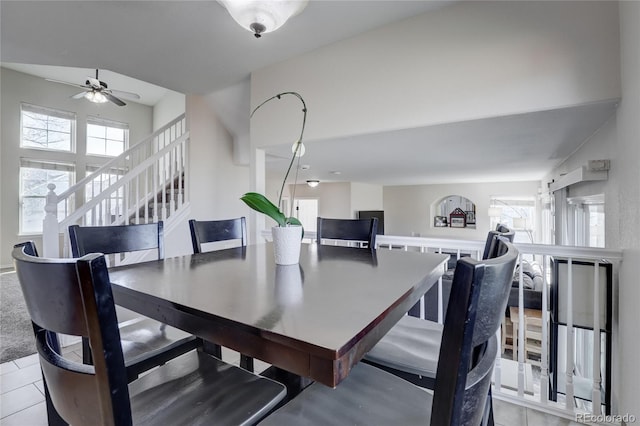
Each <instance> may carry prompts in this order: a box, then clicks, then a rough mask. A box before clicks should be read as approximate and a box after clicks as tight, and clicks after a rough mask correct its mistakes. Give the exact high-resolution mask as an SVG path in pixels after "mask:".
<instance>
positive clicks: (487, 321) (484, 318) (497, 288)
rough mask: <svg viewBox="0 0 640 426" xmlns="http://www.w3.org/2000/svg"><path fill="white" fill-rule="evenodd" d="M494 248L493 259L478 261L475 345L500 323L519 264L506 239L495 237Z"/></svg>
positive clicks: (515, 251) (514, 249)
mask: <svg viewBox="0 0 640 426" xmlns="http://www.w3.org/2000/svg"><path fill="white" fill-rule="evenodd" d="M495 246H496V247H495V251H494V253H493V254H494V257H492V258H490V259H485V260H482V261H481V262H482V263H483V264H484V265H485V269H484V278H483V285H482V288H481V290H480V299H479V300H478V312H481V313H482V315H480V316H478V318H477V319H476V330H474V346H477V345H479V344H481V343H482V342H484V341H485V340H487V339H488V338H489V337H490V336H492V335H494V334H495V333H496V331H497V330H498V328H499V327H500V325H501V324H502V319H503V317H504V312H505V309H506V308H507V302H508V301H509V294H510V292H511V284H512V282H513V271H514V270H515V267H516V263H517V261H518V254H519V253H518V249H516V248H515V247H514V245H513V244H511V242H509V241H508V240H507V239H506V238H504V237H498V238H496V240H495ZM449 301H451V296H449Z"/></svg>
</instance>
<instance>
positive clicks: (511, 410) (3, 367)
mask: <svg viewBox="0 0 640 426" xmlns="http://www.w3.org/2000/svg"><path fill="white" fill-rule="evenodd" d="M63 352H64V353H65V355H66V356H67V357H69V358H71V359H74V360H76V361H81V357H80V346H79V345H73V346H70V347H68V348H65V349H64V351H63ZM222 357H223V359H224V360H225V361H227V362H232V363H234V364H236V365H237V364H238V363H239V362H240V356H239V355H238V353H237V352H233V351H230V350H226V349H223V355H222ZM255 367H256V371H262V370H263V369H265V368H266V367H268V365H267V364H265V363H263V362H261V361H258V360H256V366H255ZM494 408H495V421H496V425H500V426H538V425H540V426H577V425H578V423H575V422H572V421H569V420H565V419H561V418H559V417H555V416H552V415H548V414H544V413H541V412H539V411H536V410H532V409H529V408H523V407H519V406H517V405H513V404H510V403H507V402H503V401H498V400H495V401H494ZM41 425H42V426H46V425H47V413H46V407H45V402H44V389H43V386H42V376H41V373H40V364H39V363H38V357H37V355H35V354H34V355H30V356H28V357H25V358H20V359H17V360H15V361H11V362H7V363H4V364H0V426H41Z"/></svg>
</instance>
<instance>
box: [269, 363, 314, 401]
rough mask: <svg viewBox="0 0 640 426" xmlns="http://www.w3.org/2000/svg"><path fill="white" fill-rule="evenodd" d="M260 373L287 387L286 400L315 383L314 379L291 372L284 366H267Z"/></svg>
mask: <svg viewBox="0 0 640 426" xmlns="http://www.w3.org/2000/svg"><path fill="white" fill-rule="evenodd" d="M260 375H261V376H264V377H268V378H270V379H273V380H275V381H276V382H279V383H282V384H283V385H285V386H286V387H287V397H286V398H285V401H290V400H291V399H293V398H294V397H295V396H296V395H298V394H299V393H300V392H302V391H303V390H304V388H306V387H307V386H309V385H310V384H312V383H313V380H311V379H309V378H308V377H302V376H298V375H297V374H293V373H290V372H288V371H286V370H283V369H282V368H278V367H274V366H271V367H269V368H267V369H266V370H264V371H263V372H262V373H260Z"/></svg>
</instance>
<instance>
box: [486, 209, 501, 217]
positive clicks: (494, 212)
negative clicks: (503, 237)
mask: <svg viewBox="0 0 640 426" xmlns="http://www.w3.org/2000/svg"><path fill="white" fill-rule="evenodd" d="M488 215H489V217H500V216H502V209H501V208H500V207H489V211H488Z"/></svg>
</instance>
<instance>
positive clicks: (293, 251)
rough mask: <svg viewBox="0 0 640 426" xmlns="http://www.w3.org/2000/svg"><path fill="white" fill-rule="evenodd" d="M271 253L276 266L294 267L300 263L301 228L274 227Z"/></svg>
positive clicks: (291, 226) (294, 226) (298, 226)
mask: <svg viewBox="0 0 640 426" xmlns="http://www.w3.org/2000/svg"><path fill="white" fill-rule="evenodd" d="M271 235H272V236H273V252H274V254H275V258H276V265H295V264H297V263H298V262H299V261H300V244H302V226H300V225H289V226H274V227H273V228H271Z"/></svg>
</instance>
